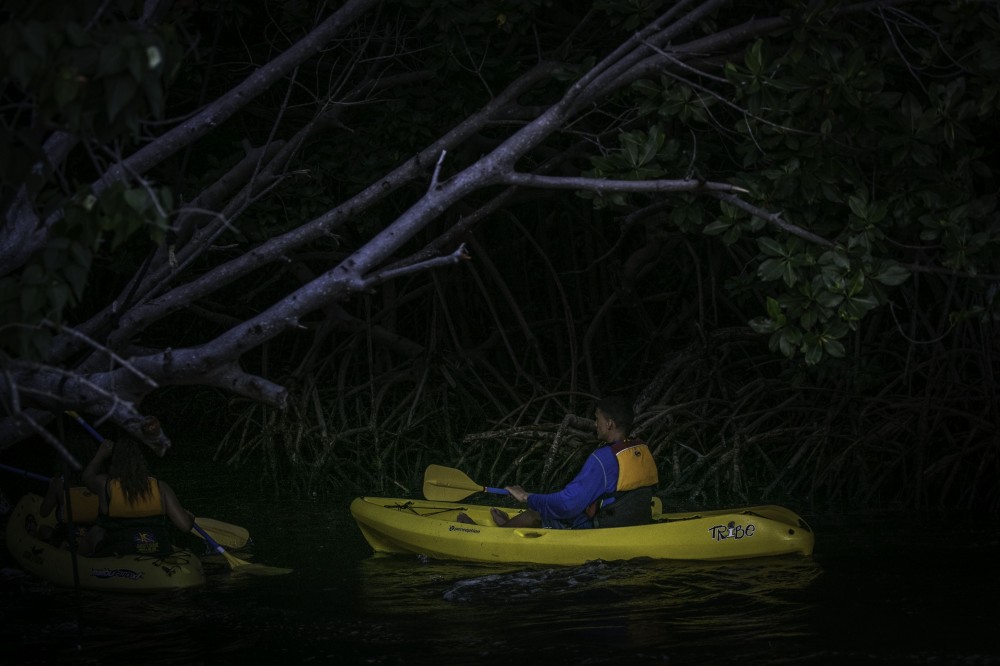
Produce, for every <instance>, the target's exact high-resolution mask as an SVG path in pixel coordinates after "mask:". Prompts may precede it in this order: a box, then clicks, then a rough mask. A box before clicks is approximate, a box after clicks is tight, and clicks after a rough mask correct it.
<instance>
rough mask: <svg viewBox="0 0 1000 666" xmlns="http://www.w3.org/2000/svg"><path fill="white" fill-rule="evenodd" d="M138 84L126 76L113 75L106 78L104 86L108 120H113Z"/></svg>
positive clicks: (128, 100) (130, 97) (130, 98)
mask: <svg viewBox="0 0 1000 666" xmlns="http://www.w3.org/2000/svg"><path fill="white" fill-rule="evenodd" d="M138 87H139V84H138V83H136V82H135V81H134V80H133V79H132V78H131V77H128V76H122V75H118V76H114V77H112V78H110V79H108V80H107V83H106V85H105V88H106V90H107V93H108V106H107V113H108V120H109V121H113V120H114V119H115V118H117V117H118V114H119V113H121V110H122V109H124V108H125V107H126V106H127V105H128V103H129V102H130V101H132V98H133V97H134V96H135V92H136V90H137V89H138Z"/></svg>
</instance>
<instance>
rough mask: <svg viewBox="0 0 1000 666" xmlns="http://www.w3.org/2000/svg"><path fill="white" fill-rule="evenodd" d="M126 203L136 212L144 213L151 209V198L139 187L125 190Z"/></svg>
mask: <svg viewBox="0 0 1000 666" xmlns="http://www.w3.org/2000/svg"><path fill="white" fill-rule="evenodd" d="M125 203H127V204H128V205H129V208H131V209H132V210H134V211H135V212H137V213H144V212H145V211H146V209H147V208H148V207H149V196H148V195H147V194H146V190H144V189H142V188H139V187H136V188H132V189H129V190H125Z"/></svg>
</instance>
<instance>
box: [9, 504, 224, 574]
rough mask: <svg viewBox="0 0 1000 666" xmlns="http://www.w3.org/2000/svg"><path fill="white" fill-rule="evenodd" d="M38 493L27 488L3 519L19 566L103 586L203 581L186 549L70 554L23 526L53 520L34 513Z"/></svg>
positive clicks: (198, 568)
mask: <svg viewBox="0 0 1000 666" xmlns="http://www.w3.org/2000/svg"><path fill="white" fill-rule="evenodd" d="M41 503H42V498H41V497H39V496H38V495H35V494H28V495H25V496H24V497H22V498H21V500H20V501H19V502H18V503H17V506H16V507H15V508H14V512H13V513H12V514H11V515H10V519H9V520H8V521H7V549H8V550H9V551H10V553H11V555H13V556H14V559H16V560H17V562H18V564H19V565H20V566H21V567H22V568H24V570H25V571H27V572H29V573H31V574H34V575H35V576H38V577H39V578H44V579H45V580H48V581H50V582H52V583H54V584H56V585H62V586H65V587H73V586H74V585H75V584H76V583H75V581H76V579H79V585H80V587H81V588H84V589H89V590H103V591H109V592H141V593H146V592H156V591H160V590H173V589H178V588H185V587H197V586H199V585H204V584H205V574H204V571H203V570H202V566H201V560H199V559H198V557H197V556H196V555H195V554H194V553H192V552H190V551H187V550H175V551H174V552H173V553H171V554H170V555H166V556H148V555H123V556H119V557H82V556H78V557H76V558H75V559H76V571H77V574H76V576H74V573H73V559H74V558H73V555H72V554H71V553H70V552H69V551H68V550H64V549H62V548H57V547H56V546H53V545H51V544H49V543H48V542H45V541H42V540H40V539H36V538H35V537H34V536H33V535H32V534H29V533H28V531H27V529H26V526H27V525H28V524H31V523H34V524H36V525H38V526H42V525H50V526H54V525H55V524H56V523H55V518H54V516H53V515H50V516H48V517H47V518H42V517H40V516H39V515H38V509H39V507H40V506H41Z"/></svg>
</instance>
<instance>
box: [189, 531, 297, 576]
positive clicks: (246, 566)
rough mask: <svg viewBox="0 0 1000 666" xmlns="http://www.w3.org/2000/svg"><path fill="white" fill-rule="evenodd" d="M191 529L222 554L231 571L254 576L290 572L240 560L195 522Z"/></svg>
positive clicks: (281, 568)
mask: <svg viewBox="0 0 1000 666" xmlns="http://www.w3.org/2000/svg"><path fill="white" fill-rule="evenodd" d="M191 529H193V530H196V531H197V532H198V533H199V534H201V536H202V538H203V539H205V541H207V542H208V545H209V546H211V547H212V548H213V549H214V550H215V552H217V553H218V554H219V555H222V557H223V558H225V560H226V563H227V564H229V568H230V569H232V570H233V573H246V574H254V575H256V576H280V575H282V574H288V573H292V570H291V569H285V568H284V567H269V566H267V565H266V564H255V563H253V562H247V561H246V560H241V559H240V558H238V557H236V556H235V555H233V554H232V553H227V552H226V549H225V548H223V547H222V546H220V545H219V543H218V542H217V541H216V540H215V539H213V538H212V537H210V536H209V535H208V532H206V531H205V530H203V529H202V528H201V527H200V526H199V525H198V523H197V522H195V523H193V524H192V525H191Z"/></svg>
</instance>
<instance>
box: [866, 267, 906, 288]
mask: <svg viewBox="0 0 1000 666" xmlns="http://www.w3.org/2000/svg"><path fill="white" fill-rule="evenodd" d="M908 277H910V271H908V270H906V269H905V268H903V267H902V266H899V265H894V266H887V267H886V268H885V269H884V270H883V271H882V272H881V273H879V274H878V275H876V276H875V277H874V278H873V279H875V280H877V281H878V282H881V283H882V284H884V285H887V286H889V287H895V286H897V285H901V284H903V283H904V282H906V279H907V278H908Z"/></svg>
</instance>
